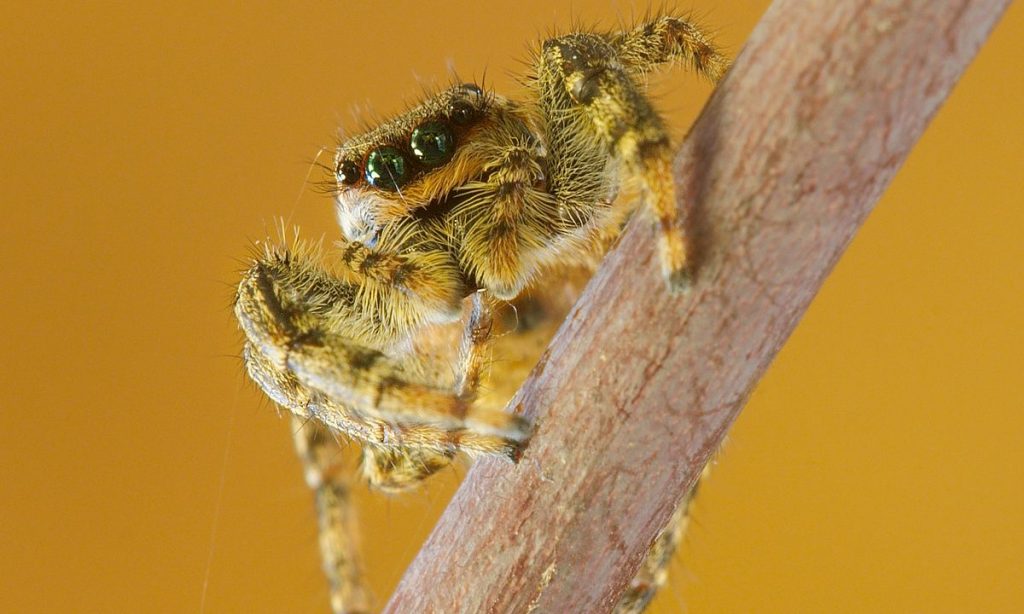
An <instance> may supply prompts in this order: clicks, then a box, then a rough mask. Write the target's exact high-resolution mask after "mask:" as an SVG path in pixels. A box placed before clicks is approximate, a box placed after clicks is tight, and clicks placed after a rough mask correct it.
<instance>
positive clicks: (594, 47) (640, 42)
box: [538, 17, 728, 291]
mask: <svg viewBox="0 0 1024 614" xmlns="http://www.w3.org/2000/svg"><path fill="white" fill-rule="evenodd" d="M676 60H678V61H685V62H686V63H688V64H689V65H690V66H692V67H694V68H695V69H697V70H698V71H699V72H700V73H701V74H703V75H705V76H707V77H709V78H711V79H717V78H718V77H720V76H721V74H722V73H723V72H724V70H725V68H726V67H727V65H728V62H727V61H726V60H725V58H724V56H722V55H721V54H720V53H718V52H717V50H715V48H714V47H713V46H712V45H711V43H710V42H709V38H708V37H707V36H706V35H704V34H703V33H702V32H701V31H700V29H699V28H697V27H696V26H695V25H694V24H692V23H689V22H687V21H685V20H682V19H679V18H674V17H661V18H657V19H654V20H651V21H649V22H646V23H644V24H641V25H640V26H638V27H637V28H634V29H633V30H630V31H628V32H623V33H616V34H610V35H599V34H592V33H573V34H568V35H565V36H561V37H558V38H555V39H551V40H549V41H547V42H545V43H544V46H543V50H542V52H541V57H540V62H539V67H538V74H539V81H540V82H541V88H540V89H541V103H542V105H543V106H546V107H547V114H548V115H549V116H550V117H552V118H563V119H562V120H561V121H563V122H564V121H566V120H565V119H564V118H572V121H573V123H572V124H569V125H561V124H560V123H559V122H558V121H554V122H551V123H549V129H551V130H555V131H565V130H570V131H571V130H579V129H583V130H584V131H585V132H588V133H590V134H592V135H593V138H594V140H595V143H596V144H597V146H598V147H604V148H605V151H607V152H608V153H611V154H613V155H614V156H615V157H616V158H617V159H619V160H620V161H621V163H622V165H623V169H622V170H623V171H624V172H625V174H626V177H625V179H626V181H635V182H637V183H638V184H639V187H640V189H641V194H642V196H643V201H644V206H645V207H646V208H647V209H648V210H649V211H650V212H651V213H652V214H653V216H654V218H655V219H656V220H657V227H658V230H659V255H660V259H661V264H662V270H663V273H664V276H665V279H666V281H667V282H668V285H669V288H670V289H671V290H673V291H683V290H685V289H686V288H687V287H688V286H689V282H690V276H691V271H690V270H689V269H688V264H689V263H688V260H687V244H686V241H685V235H684V230H683V228H682V225H681V223H680V216H679V213H678V206H677V203H676V198H675V186H674V183H673V180H672V174H671V147H670V142H669V136H668V132H667V130H666V128H665V125H664V122H663V121H662V119H661V117H660V116H659V115H658V113H657V112H656V111H655V110H654V108H653V106H652V105H651V103H650V101H649V100H648V99H647V97H646V96H645V95H644V94H643V92H642V88H641V86H640V85H639V84H638V82H637V79H638V78H640V77H642V76H643V75H644V74H645V73H646V72H647V71H648V70H650V69H652V68H654V67H656V66H657V65H659V64H663V63H666V62H672V61H676ZM581 124H586V125H585V126H583V125H581ZM551 138H552V139H553V140H556V139H557V138H558V137H557V135H554V136H552V137H551ZM576 139H577V140H579V137H576ZM577 144H578V145H580V146H581V147H582V145H583V144H582V143H577ZM562 170H563V171H564V172H567V173H570V174H571V173H573V172H576V171H574V170H573V169H572V168H571V167H570V168H566V169H562Z"/></svg>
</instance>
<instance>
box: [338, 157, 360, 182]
mask: <svg viewBox="0 0 1024 614" xmlns="http://www.w3.org/2000/svg"><path fill="white" fill-rule="evenodd" d="M357 181H359V167H358V166H356V163H355V162H353V161H351V160H345V161H344V162H342V163H341V166H339V167H338V183H340V184H342V185H352V184H354V183H355V182H357Z"/></svg>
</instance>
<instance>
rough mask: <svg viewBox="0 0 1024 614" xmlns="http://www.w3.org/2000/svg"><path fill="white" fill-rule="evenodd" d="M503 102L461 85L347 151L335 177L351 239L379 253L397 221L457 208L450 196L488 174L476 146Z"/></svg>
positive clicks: (349, 144)
mask: <svg viewBox="0 0 1024 614" xmlns="http://www.w3.org/2000/svg"><path fill="white" fill-rule="evenodd" d="M497 102H499V101H497V100H496V99H495V97H493V96H490V95H487V94H485V93H484V92H483V91H482V90H481V89H480V88H479V87H477V86H476V85H473V84H464V85H457V86H454V87H451V88H449V89H447V90H445V91H443V92H440V93H438V94H436V95H434V96H432V97H430V98H428V99H427V100H426V101H424V102H423V103H421V104H419V105H417V106H415V107H413V108H411V109H409V110H408V111H407V112H405V113H404V114H402V115H400V116H398V117H396V118H394V119H391V120H389V121H387V122H385V123H383V124H381V125H380V126H378V127H377V128H375V129H373V130H371V131H369V132H366V133H364V134H361V135H358V136H355V137H353V138H350V139H348V140H347V141H345V142H344V143H342V145H341V146H340V147H339V148H338V151H337V154H336V155H335V161H334V171H335V178H336V180H337V200H336V202H337V215H338V222H339V224H340V225H341V228H342V230H343V232H344V233H345V236H346V238H348V239H349V240H351V241H359V242H360V243H363V244H364V245H367V246H373V245H374V243H375V241H376V237H377V234H378V232H379V230H380V228H381V227H382V226H384V225H386V224H387V223H389V222H391V221H393V220H396V219H400V218H405V217H409V216H410V215H414V216H429V215H434V214H437V213H439V211H437V209H439V208H445V209H447V208H450V203H449V202H448V198H447V197H448V196H449V194H451V192H452V191H453V190H455V189H456V188H458V187H460V186H463V185H465V184H466V183H468V182H469V181H472V180H474V179H477V178H479V176H480V174H481V172H482V166H483V164H484V163H485V161H484V160H483V159H482V156H480V155H479V152H478V151H477V150H478V147H475V146H474V143H475V142H477V141H478V140H479V139H480V137H481V135H482V134H483V133H485V132H486V131H487V130H488V125H489V124H491V123H492V122H493V120H494V119H495V117H494V114H495V112H496V103H497ZM475 152H476V153H475ZM446 205H448V206H446Z"/></svg>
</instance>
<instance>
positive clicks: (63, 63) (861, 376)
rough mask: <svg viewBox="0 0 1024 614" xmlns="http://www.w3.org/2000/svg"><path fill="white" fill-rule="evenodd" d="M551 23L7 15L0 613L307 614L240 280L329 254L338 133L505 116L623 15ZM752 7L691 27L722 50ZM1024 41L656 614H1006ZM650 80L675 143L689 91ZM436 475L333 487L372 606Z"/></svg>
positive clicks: (967, 81) (387, 17)
mask: <svg viewBox="0 0 1024 614" xmlns="http://www.w3.org/2000/svg"><path fill="white" fill-rule="evenodd" d="M16 4H21V6H20V7H19V6H16ZM571 4H572V7H571V9H570V5H569V3H568V2H563V3H558V4H557V6H552V5H550V4H549V3H548V2H543V1H541V0H534V1H522V0H515V1H513V0H507V1H502V2H491V3H489V4H488V6H487V8H475V7H476V3H474V2H468V1H464V2H457V3H456V2H450V3H444V4H439V3H415V4H414V3H374V4H373V5H372V6H371V5H370V4H369V3H356V2H351V3H341V2H316V3H310V4H306V5H303V6H298V5H294V6H289V5H288V3H275V4H273V5H272V6H267V5H259V4H257V3H252V4H249V3H246V4H241V3H226V2H218V3H213V4H210V3H206V2H192V3H189V2H166V3H162V5H157V4H150V3H142V4H141V5H127V3H126V4H125V6H123V7H120V8H113V7H111V6H109V5H103V6H102V7H101V6H100V4H99V3H96V4H94V5H86V4H85V3H82V4H80V5H79V6H77V7H76V8H74V9H70V8H60V7H57V6H53V7H50V8H41V7H39V6H36V3H28V2H22V3H13V2H6V3H4V5H3V7H2V8H0V137H2V147H0V156H2V168H3V174H4V176H3V179H2V180H0V202H2V206H3V225H2V230H0V232H2V233H3V237H2V241H0V256H2V257H0V262H2V263H3V273H2V279H3V288H2V291H3V298H2V300H0V315H2V317H0V327H2V333H3V335H2V339H3V341H4V355H5V358H4V362H3V368H2V370H0V383H2V388H0V390H2V393H3V397H2V399H3V400H2V403H3V411H2V412H0V610H3V611H8V612H15V611H16V612H22V611H24V612H28V611H32V612H69V611H73V612H126V611H150V612H159V611H167V612H198V611H201V608H203V607H204V608H205V611H206V612H240V611H245V612H323V611H326V607H327V592H326V588H325V585H324V582H323V581H322V579H321V576H320V571H319V568H318V561H317V552H316V541H315V527H314V517H313V510H312V505H311V500H310V495H309V494H308V493H307V491H306V490H305V487H304V485H303V483H302V479H301V474H300V470H299V466H298V463H297V461H296V460H295V458H294V455H293V453H292V449H291V441H290V437H289V426H288V422H287V421H285V420H281V419H279V418H278V416H277V415H276V413H275V411H274V410H273V409H272V406H271V405H270V404H269V403H268V402H267V401H265V400H263V398H262V397H261V395H260V394H259V393H258V392H257V391H256V390H255V389H254V387H253V386H252V385H250V384H248V383H247V382H245V381H244V378H243V376H242V370H241V366H240V363H239V360H238V358H237V357H236V356H237V354H238V352H239V347H240V335H239V333H238V332H237V330H236V327H235V324H234V321H233V318H232V315H231V312H230V308H229V305H230V302H231V295H232V286H233V285H234V283H235V281H236V279H237V270H238V269H240V267H241V266H242V264H241V261H240V258H242V257H243V255H244V254H245V253H246V249H247V245H248V242H249V241H250V240H252V239H257V238H260V237H263V236H265V235H266V233H267V232H268V230H269V229H270V228H271V227H272V225H273V221H274V220H275V218H276V216H284V217H286V218H287V219H289V220H290V221H291V222H293V223H297V224H300V225H302V227H303V228H304V230H305V231H306V234H307V235H312V236H319V235H320V234H321V233H327V235H328V236H329V237H333V236H337V232H338V231H337V230H336V229H335V228H333V227H332V224H333V216H332V212H331V206H330V202H329V201H328V200H327V199H325V198H323V197H321V196H317V195H315V194H313V193H311V191H310V190H309V189H308V186H304V181H305V177H306V175H307V171H308V170H309V168H310V160H311V159H312V158H313V157H314V156H315V155H316V153H317V151H318V149H319V148H320V147H321V146H330V145H331V144H332V143H333V138H334V137H333V135H334V133H335V129H336V127H337V126H345V127H347V128H348V129H349V130H353V129H356V128H357V127H358V123H357V122H356V121H355V120H353V119H352V115H351V114H350V110H351V109H353V108H354V107H356V106H362V107H363V108H366V107H368V106H370V105H369V104H368V103H369V102H370V101H372V108H373V109H374V110H375V111H378V112H381V113H390V112H393V111H396V110H398V109H400V108H401V104H402V102H403V101H404V100H409V99H411V98H412V97H414V96H415V95H416V94H417V93H418V92H419V90H420V88H419V85H418V84H417V82H418V80H422V81H424V82H427V83H431V82H433V83H438V82H440V83H443V82H444V81H445V80H446V78H447V74H448V73H447V71H448V68H449V66H452V67H454V68H456V69H458V70H459V72H460V73H461V74H462V75H463V76H464V77H472V76H479V75H481V74H482V73H483V72H484V70H485V69H486V70H487V77H488V79H489V80H490V81H491V83H492V84H493V85H494V86H496V87H497V88H498V89H499V90H502V91H509V90H513V91H514V85H513V82H512V79H511V78H510V76H509V74H510V72H512V71H515V70H520V68H521V65H520V63H519V62H518V60H521V59H524V58H525V57H526V48H527V47H526V42H527V41H530V40H535V39H537V38H538V37H542V36H544V34H545V33H547V32H549V31H551V28H553V27H560V28H563V29H564V28H565V27H567V25H568V24H569V23H570V21H571V18H572V17H578V18H579V19H580V20H582V21H583V22H586V23H591V22H597V23H602V24H612V23H614V22H615V20H616V18H617V16H619V15H624V16H626V17H627V18H628V16H629V14H630V12H631V10H632V9H631V7H630V5H629V4H628V3H626V2H614V1H611V2H610V1H609V0H601V1H598V0H594V1H584V0H573V1H572V3H571ZM767 4H768V3H767V2H766V1H758V2H753V1H749V2H748V1H739V0H738V1H733V2H726V1H719V2H712V1H710V0H706V1H696V2H693V5H692V7H693V8H694V9H695V10H696V13H697V14H698V15H701V16H702V20H703V21H704V22H706V23H708V24H713V25H714V26H715V27H716V28H717V29H718V30H719V32H720V35H719V39H720V41H721V42H723V43H724V44H725V45H726V46H727V47H728V48H729V49H730V50H731V51H732V52H733V53H735V52H736V51H738V49H739V48H740V46H741V45H742V41H743V39H744V38H745V37H746V36H747V34H748V33H749V32H750V30H751V28H752V27H753V25H754V24H755V23H756V20H757V18H758V16H759V15H760V13H761V12H762V11H763V10H764V8H765V7H766V6H767ZM685 7H686V8H690V5H685ZM1022 38H1024V7H1022V6H1021V5H1020V4H1019V3H1018V4H1017V5H1016V6H1014V7H1013V8H1011V9H1010V11H1009V13H1008V14H1007V16H1006V17H1005V18H1004V20H1003V22H1002V24H1001V25H1000V26H999V27H998V29H997V30H996V32H995V34H994V36H993V37H992V39H991V41H990V42H989V44H988V45H987V46H986V47H985V48H984V49H982V51H981V54H980V55H979V57H978V59H977V60H976V62H975V63H974V64H973V65H972V66H971V68H970V69H969V71H968V72H967V75H966V77H965V78H964V79H963V81H962V82H961V83H960V84H959V86H958V87H957V89H956V90H955V91H954V93H953V95H952V97H951V99H950V100H949V102H948V103H947V104H946V106H945V107H944V108H943V109H942V110H941V111H940V113H939V115H938V116H937V118H936V119H935V121H934V123H933V125H932V126H931V127H930V128H929V130H928V131H927V133H926V134H925V136H924V138H923V140H922V141H921V143H920V144H919V146H918V147H917V149H916V150H915V151H914V153H913V155H912V156H911V157H910V159H909V160H908V162H907V164H906V166H905V167H904V168H903V170H902V171H901V172H900V173H899V175H898V176H897V178H896V180H895V182H894V184H893V186H892V188H891V189H890V190H889V191H888V193H887V194H886V195H885V197H884V198H883V199H882V201H881V202H880V203H879V205H878V207H877V210H876V211H875V213H873V214H872V216H871V217H870V219H869V220H868V222H867V224H866V225H865V227H864V229H863V230H862V232H861V233H860V234H859V235H858V236H857V238H856V240H855V241H854V242H853V245H852V246H851V248H850V250H849V252H848V253H847V254H846V256H845V257H844V258H843V259H842V261H841V262H840V264H839V266H838V268H837V269H836V271H835V273H834V274H833V275H832V277H831V278H830V279H829V280H828V282H827V283H826V284H825V287H824V289H823V290H822V292H821V294H820V295H819V297H818V298H817V300H816V301H815V302H814V304H813V306H812V307H811V310H810V312H809V313H808V314H807V316H806V317H805V318H804V320H803V322H802V323H801V324H800V326H799V328H798V329H797V331H796V333H795V334H794V335H793V338H792V339H791V341H790V342H789V344H788V345H787V346H786V348H785V349H784V350H783V352H782V354H781V355H780V356H779V357H778V359H777V360H776V362H775V363H774V365H773V367H772V368H771V370H770V371H769V373H768V375H767V377H766V378H765V379H764V381H763V382H762V383H761V385H760V387H759V388H758V390H757V392H756V394H755V395H754V397H753V400H752V401H751V403H750V405H749V406H748V407H747V408H746V410H745V411H744V413H743V415H742V417H741V418H740V420H739V422H738V424H737V425H736V428H735V430H734V431H733V433H732V436H731V438H730V442H729V443H728V444H727V445H726V447H725V450H724V452H723V453H722V454H721V455H720V457H719V460H718V463H717V466H716V468H715V470H714V473H713V475H712V478H711V480H710V481H709V482H708V483H707V485H706V488H705V489H704V490H703V491H702V493H701V496H700V499H699V501H698V504H697V510H696V520H697V522H696V526H695V527H694V529H693V530H692V532H691V534H690V536H689V538H688V541H687V543H686V545H685V547H684V548H683V551H682V554H681V556H679V557H677V560H676V562H675V563H674V565H673V572H672V577H671V587H670V588H669V589H668V590H666V591H665V593H664V594H663V596H662V598H661V599H660V601H659V604H658V609H657V611H658V612H680V611H688V612H744V611H760V612H769V611H774V612H819V611H834V612H840V611H849V612H863V611H918V612H926V611H927V612H959V611H974V612H1011V611H1021V609H1022V608H1024V581H1022V578H1024V494H1022V493H1024V451H1022V447H1024V436H1022V434H1024V411H1022V409H1024V407H1022V405H1024V403H1022V401H1021V398H1022V394H1021V384H1020V379H1018V378H1019V377H1020V373H1021V367H1022V364H1024V361H1022V358H1024V355H1022V354H1024V351H1022V349H1021V348H1022V347H1024V333H1022V330H1024V282H1022V276H1021V272H1022V264H1021V263H1022V262H1024V247H1022V246H1024V242H1022V240H1021V235H1022V234H1024V208H1022V206H1021V205H1022V197H1021V191H1022V190H1021V188H1022V185H1024V183H1022V182H1024V121H1022V112H1021V100H1024V79H1022V78H1021V75H1022V72H1021V68H1020V67H1021V65H1022V64H1024V47H1022V46H1021V45H1020V40H1022ZM659 83H660V85H659V86H658V92H659V95H658V100H659V101H660V106H661V108H662V109H663V110H664V111H665V112H666V114H667V115H669V116H670V117H672V118H673V122H674V123H675V124H676V125H677V126H678V127H679V129H678V131H679V132H680V133H681V132H682V130H683V129H684V127H685V126H686V124H687V123H688V122H689V121H691V120H692V118H693V117H694V116H695V114H696V113H697V111H698V110H699V107H700V106H701V104H702V103H703V100H704V99H705V98H706V96H707V92H708V88H707V87H705V86H703V85H701V84H699V83H698V82H697V81H696V80H695V79H693V78H692V77H689V76H683V75H681V74H680V73H679V72H673V73H671V75H670V76H669V78H668V79H660V80H659ZM314 178H316V179H319V177H318V176H316V177H314ZM459 473H461V470H460V472H459ZM457 477H458V476H457V475H455V473H454V472H452V473H449V474H448V475H447V476H442V477H440V478H437V479H434V480H432V481H430V482H429V483H428V484H427V485H426V487H425V488H424V489H423V490H421V491H420V492H419V493H416V494H413V495H409V496H403V497H399V498H392V499H388V498H384V497H382V496H379V495H375V494H370V493H367V492H366V491H365V489H364V488H360V489H359V491H358V494H357V496H358V498H359V506H360V509H359V512H360V514H361V516H362V518H363V520H364V523H365V525H366V529H365V550H366V551H367V560H368V564H369V566H370V568H371V570H372V579H371V580H372V583H373V589H374V591H375V593H376V594H377V595H378V601H379V604H383V603H384V601H385V599H386V597H387V595H388V594H389V592H390V590H391V587H392V586H393V585H394V583H395V582H396V581H397V580H398V578H399V577H400V574H401V571H402V569H403V568H404V566H405V565H406V564H407V563H408V561H409V560H410V559H411V558H412V556H413V555H414V554H415V552H416V550H417V547H418V544H419V542H420V541H421V540H422V539H423V538H424V536H425V535H426V533H427V532H428V531H429V529H430V527H431V525H432V523H433V522H434V520H435V518H436V516H437V515H438V514H439V513H440V511H441V509H442V508H443V505H444V501H445V500H446V498H447V497H448V496H449V493H450V491H451V489H452V488H453V486H454V484H455V482H456V479H457ZM465 581H467V582H472V578H470V577H467V578H466V579H465ZM204 595H205V601H204Z"/></svg>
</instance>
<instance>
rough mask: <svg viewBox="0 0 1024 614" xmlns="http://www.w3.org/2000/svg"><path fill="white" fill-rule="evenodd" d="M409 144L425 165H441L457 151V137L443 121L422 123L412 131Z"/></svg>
mask: <svg viewBox="0 0 1024 614" xmlns="http://www.w3.org/2000/svg"><path fill="white" fill-rule="evenodd" d="M409 145H410V147H411V148H412V153H413V155H414V156H416V159H417V160H419V161H420V162H422V163H423V164H424V165H425V166H440V165H442V164H444V163H445V162H447V161H448V160H450V159H451V157H452V154H454V153H455V137H454V135H452V131H451V129H450V128H448V126H447V125H446V124H444V123H442V122H427V123H425V124H420V125H419V126H417V127H416V129H415V130H413V131H412V137H411V138H410V139H409Z"/></svg>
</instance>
